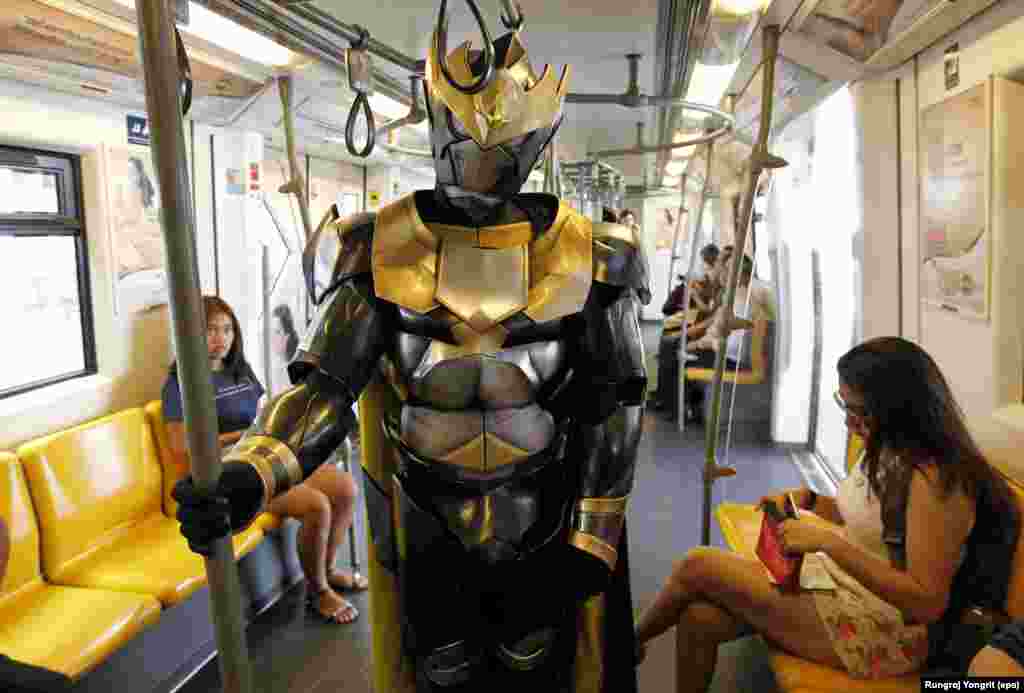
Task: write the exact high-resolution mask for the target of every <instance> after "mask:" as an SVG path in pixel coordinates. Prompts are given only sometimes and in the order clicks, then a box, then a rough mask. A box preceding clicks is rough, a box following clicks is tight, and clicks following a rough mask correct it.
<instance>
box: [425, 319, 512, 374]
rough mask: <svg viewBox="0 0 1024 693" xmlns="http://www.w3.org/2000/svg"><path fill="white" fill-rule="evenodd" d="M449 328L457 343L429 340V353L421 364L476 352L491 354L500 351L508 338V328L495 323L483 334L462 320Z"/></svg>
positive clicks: (438, 361) (475, 353)
mask: <svg viewBox="0 0 1024 693" xmlns="http://www.w3.org/2000/svg"><path fill="white" fill-rule="evenodd" d="M451 329H452V334H453V335H454V336H455V341H456V342H458V344H449V343H447V342H442V341H441V340H439V339H435V340H433V341H431V342H430V348H429V353H428V355H427V358H425V359H423V360H422V361H421V363H422V364H424V365H426V364H434V363H441V362H442V361H448V360H450V359H457V358H459V357H462V356H473V355H477V354H486V355H488V356H493V355H494V354H497V353H498V352H499V351H501V347H502V345H503V344H504V343H505V339H506V338H508V330H506V329H505V328H504V327H502V326H501V325H495V326H494V327H492V328H491V329H489V330H487V331H486V332H484V333H483V334H481V333H479V332H477V331H476V330H474V329H473V328H472V327H470V326H469V325H467V324H466V323H464V322H460V323H456V324H455V325H452V328H451Z"/></svg>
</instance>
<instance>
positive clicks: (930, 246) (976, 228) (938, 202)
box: [920, 82, 992, 320]
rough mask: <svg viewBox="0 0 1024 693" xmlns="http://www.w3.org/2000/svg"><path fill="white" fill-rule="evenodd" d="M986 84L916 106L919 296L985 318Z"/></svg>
mask: <svg viewBox="0 0 1024 693" xmlns="http://www.w3.org/2000/svg"><path fill="white" fill-rule="evenodd" d="M989 102H990V97H989V84H988V82H983V83H982V84H979V85H977V86H975V87H972V88H971V89H968V90H967V91H964V92H962V93H960V94H957V95H956V96H952V97H950V98H948V99H946V100H944V101H941V102H939V103H937V104H934V105H932V106H929V107H928V108H925V109H924V110H923V111H922V112H921V124H920V142H921V225H920V234H921V238H920V248H921V256H920V262H921V268H920V269H921V272H920V282H921V285H920V291H921V301H922V302H923V303H924V304H926V305H930V306H936V307H939V308H942V309H944V310H948V311H950V312H954V313H957V314H958V315H962V316H964V317H969V318H973V319H978V320H988V318H989V281H990V258H989V256H990V254H991V245H992V241H991V238H992V235H991V229H990V225H989V214H988V185H987V181H988V175H987V172H988V161H989V135H990V132H991V129H990V127H989V116H988V113H989Z"/></svg>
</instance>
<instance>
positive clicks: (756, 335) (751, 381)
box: [686, 320, 772, 385]
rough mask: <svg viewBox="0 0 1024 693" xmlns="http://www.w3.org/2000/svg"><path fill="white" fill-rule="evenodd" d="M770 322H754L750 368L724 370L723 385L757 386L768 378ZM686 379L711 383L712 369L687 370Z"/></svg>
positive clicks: (712, 378)
mask: <svg viewBox="0 0 1024 693" xmlns="http://www.w3.org/2000/svg"><path fill="white" fill-rule="evenodd" d="M770 329H771V321H770V320H755V321H754V327H753V328H752V329H751V335H750V368H738V369H735V370H729V369H726V370H725V372H724V373H723V374H722V382H723V383H734V384H736V385H759V384H760V383H763V382H764V381H765V379H766V378H767V377H768V373H769V366H770V364H769V361H770V359H771V358H772V355H771V354H769V353H768V349H767V348H766V347H767V346H768V332H769V330H770ZM686 379H687V380H689V381H691V382H701V383H711V382H712V381H713V380H714V379H715V369H714V368H687V369H686Z"/></svg>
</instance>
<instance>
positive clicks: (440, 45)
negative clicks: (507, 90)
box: [434, 0, 494, 94]
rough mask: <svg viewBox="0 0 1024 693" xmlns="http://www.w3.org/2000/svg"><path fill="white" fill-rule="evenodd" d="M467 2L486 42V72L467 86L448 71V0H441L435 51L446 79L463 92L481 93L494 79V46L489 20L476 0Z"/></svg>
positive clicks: (435, 33)
mask: <svg viewBox="0 0 1024 693" xmlns="http://www.w3.org/2000/svg"><path fill="white" fill-rule="evenodd" d="M466 4H467V5H469V9H470V11H471V12H472V13H473V17H474V18H475V19H476V24H477V26H478V27H479V28H480V37H481V38H482V39H483V42H484V45H483V49H484V73H483V74H482V75H480V77H478V78H477V79H475V80H474V81H473V82H472V83H471V84H470V85H469V86H465V85H463V84H459V83H458V82H457V81H456V80H455V78H454V77H452V75H451V73H450V72H449V71H448V12H447V9H448V0H441V10H440V11H439V12H438V14H437V30H436V31H435V32H434V51H435V52H436V53H437V62H438V65H440V66H441V72H442V73H444V77H445V79H447V80H448V81H449V82H450V83H451V85H452V86H454V87H455V88H456V89H458V90H459V91H461V92H462V93H463V94H479V93H480V92H482V91H483V90H484V89H486V88H487V87H488V86H490V84H491V82H492V81H493V79H494V46H493V45H492V44H491V34H490V32H488V31H487V22H485V21H484V18H483V16H482V15H481V14H480V8H479V7H477V5H476V2H475V1H474V0H466Z"/></svg>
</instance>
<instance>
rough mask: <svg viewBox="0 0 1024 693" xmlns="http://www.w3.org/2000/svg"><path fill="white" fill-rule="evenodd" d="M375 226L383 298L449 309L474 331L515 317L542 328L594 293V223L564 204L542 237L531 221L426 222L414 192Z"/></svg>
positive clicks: (377, 282)
mask: <svg viewBox="0 0 1024 693" xmlns="http://www.w3.org/2000/svg"><path fill="white" fill-rule="evenodd" d="M375 226H376V232H375V237H374V243H373V251H372V252H373V259H372V266H373V280H374V290H375V292H376V295H377V297H378V298H381V299H383V300H385V301H389V302H391V303H394V304H397V305H399V306H402V307H404V308H407V309H409V310H412V311H415V312H417V313H427V312H430V311H432V310H435V309H437V308H439V307H444V308H445V309H447V310H450V311H451V312H453V313H454V314H455V315H456V316H457V317H458V318H459V319H460V320H461V321H463V322H464V323H465V324H466V325H467V326H469V327H470V328H472V330H473V331H474V332H476V333H480V334H483V333H486V332H489V331H490V330H492V329H494V327H495V326H496V325H497V324H498V323H499V322H501V321H503V320H505V319H507V318H509V317H511V316H513V315H517V314H524V315H526V316H527V317H529V318H530V319H531V320H533V321H534V322H538V323H539V322H546V321H549V320H555V319H557V318H560V317H563V316H567V315H571V314H573V313H577V312H579V311H581V310H582V309H583V306H584V304H585V303H586V300H587V296H588V295H589V293H590V286H591V282H592V281H593V241H592V238H591V223H590V221H589V220H587V219H586V218H584V217H583V216H581V215H579V214H578V213H576V212H575V211H573V210H572V209H571V208H569V207H568V206H566V205H562V206H561V207H560V209H559V211H558V214H557V216H556V217H555V220H554V222H553V223H552V225H551V227H550V228H549V229H548V230H547V231H545V232H544V233H543V234H541V235H540V236H538V237H536V238H534V237H533V234H532V232H531V231H530V229H529V225H528V224H527V223H518V224H509V225H506V226H501V227H485V228H481V229H470V228H463V227H454V226H446V225H443V224H433V223H432V224H429V225H428V224H426V223H424V222H423V221H422V219H420V217H419V213H418V211H417V210H416V205H415V200H414V198H413V196H412V195H409V196H408V197H405V198H402V199H401V200H398V201H397V202H394V203H393V204H391V205H388V206H387V207H385V208H384V209H382V210H380V212H379V213H378V215H377V218H376V224H375Z"/></svg>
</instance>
